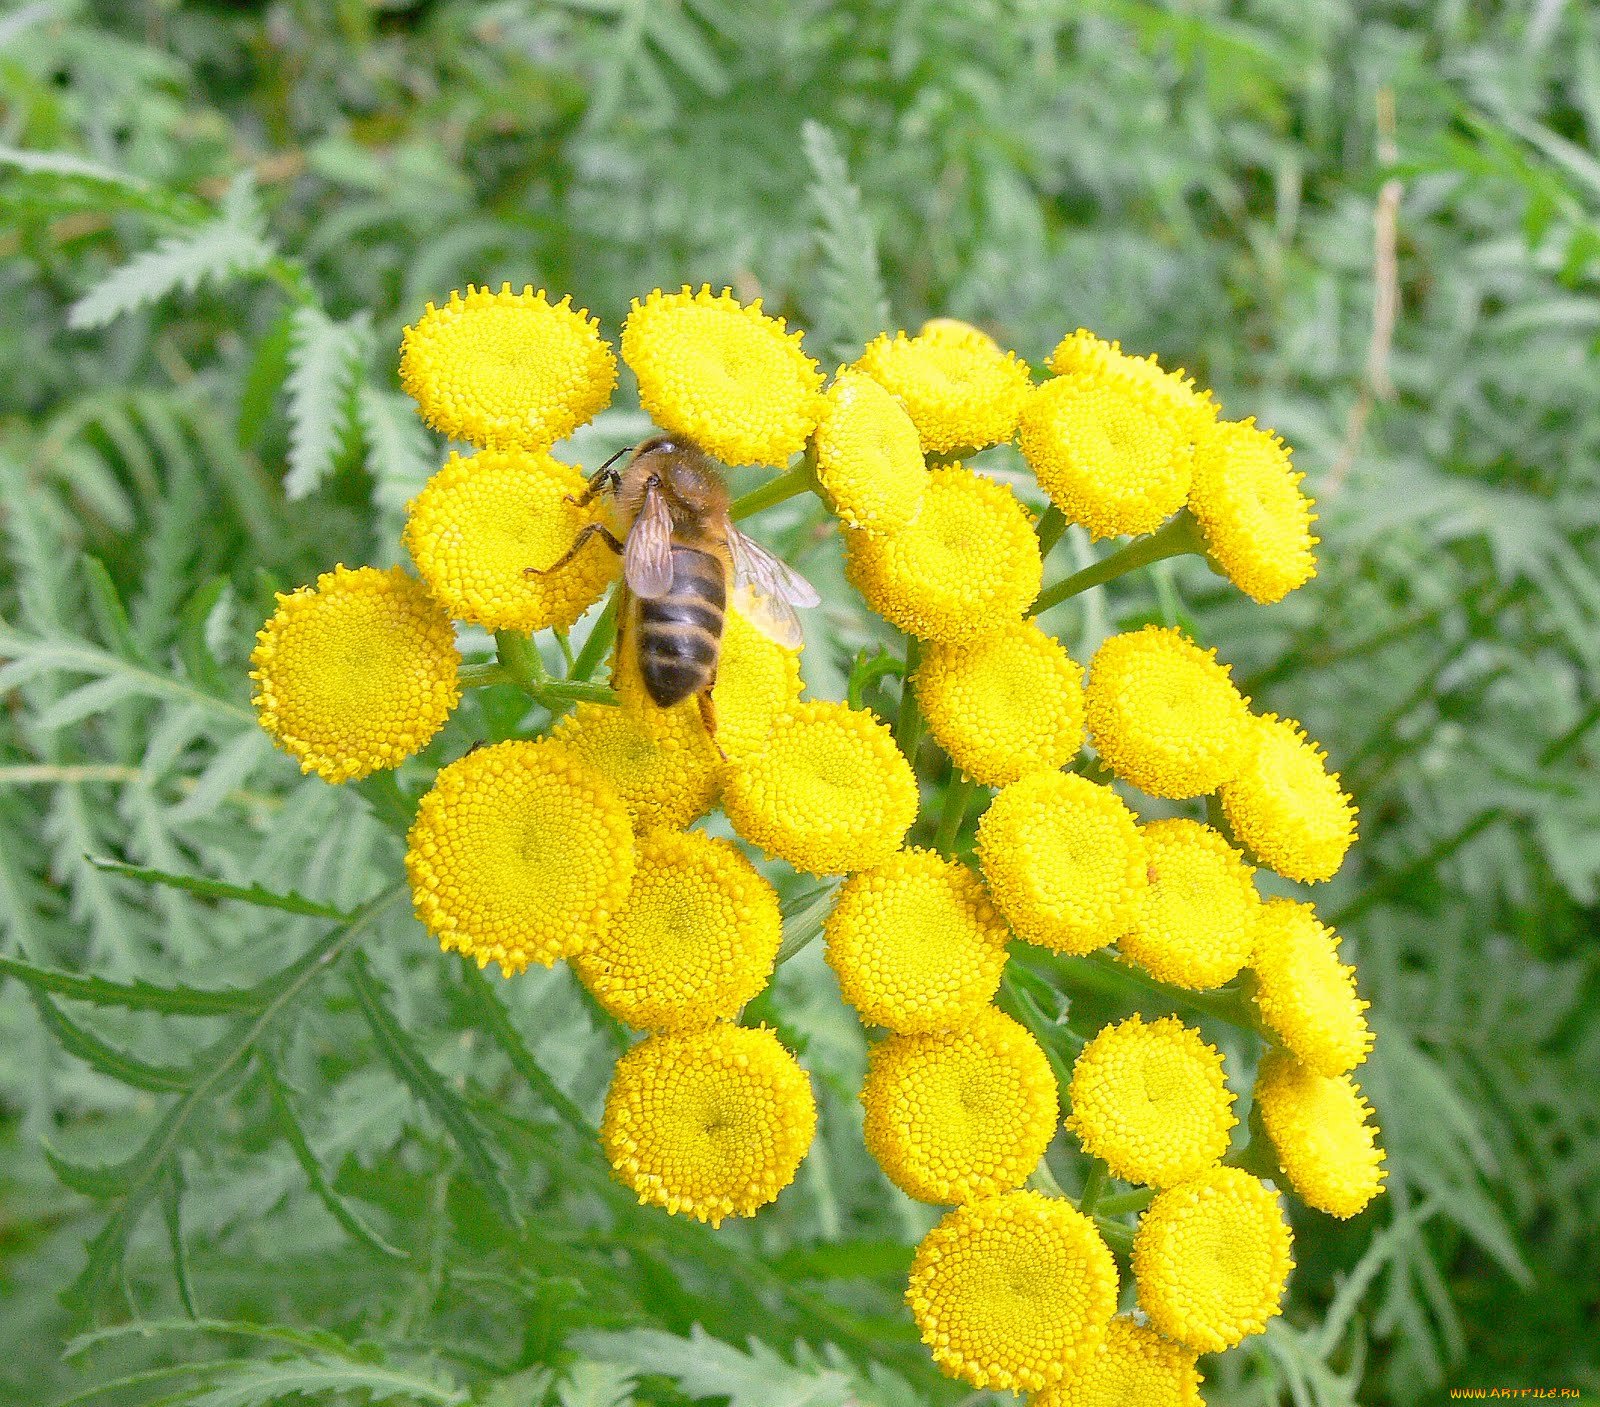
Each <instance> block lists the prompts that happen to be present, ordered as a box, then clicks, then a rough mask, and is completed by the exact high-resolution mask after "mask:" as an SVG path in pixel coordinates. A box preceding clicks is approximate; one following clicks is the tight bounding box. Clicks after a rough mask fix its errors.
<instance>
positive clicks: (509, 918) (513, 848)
mask: <svg viewBox="0 0 1600 1407" xmlns="http://www.w3.org/2000/svg"><path fill="white" fill-rule="evenodd" d="M633 864H634V858H633V830H632V827H631V826H630V825H629V824H628V813H627V810H626V809H625V808H624V807H623V804H622V801H621V799H620V798H619V797H618V796H617V794H616V792H615V791H613V790H612V788H611V786H610V784H609V783H607V782H606V780H605V779H604V778H603V777H602V776H601V775H600V774H599V773H598V772H596V771H595V770H594V769H593V768H592V767H590V766H589V765H588V764H587V763H585V762H584V761H582V759H580V758H579V757H578V756H577V755H576V754H574V753H573V752H571V751H570V750H569V749H567V748H565V747H563V746H562V745H561V744H560V743H554V742H550V741H548V740H547V741H542V742H520V741H519V742H506V743H496V744H494V746H492V747H484V748H479V749H477V751H475V752H469V753H468V754H467V755H466V756H465V757H462V758H458V759H457V760H456V761H454V762H452V763H451V764H450V765H449V766H448V767H445V768H442V769H441V770H440V772H439V775H438V776H437V777H436V778H435V779H434V783H433V788H432V790H431V791H429V792H428V793H427V795H426V796H424V797H423V798H422V800H421V802H420V803H419V804H418V806H417V817H416V820H415V821H413V822H412V825H411V834H410V835H409V836H408V837H407V841H406V873H407V875H408V876H409V877H410V880H411V898H412V902H413V904H414V905H415V907H416V911H417V918H418V919H419V920H421V922H422V924H423V926H424V927H425V928H427V930H428V931H429V932H430V933H432V934H433V935H434V936H435V937H437V938H438V940H439V943H440V945H441V946H442V947H443V948H444V949H445V950H446V951H447V952H449V951H455V952H461V953H466V954H467V955H468V956H469V957H472V958H475V959H476V960H477V963H478V966H479V967H483V966H486V965H487V964H488V963H490V962H497V963H499V964H500V970H501V971H502V972H504V973H505V974H507V975H508V976H509V975H510V974H512V973H515V972H521V971H522V969H523V968H525V967H526V966H527V965H528V964H529V963H530V962H537V963H542V964H543V965H544V966H546V967H549V966H550V965H551V964H552V963H554V962H555V961H556V960H557V959H558V958H566V957H572V956H573V955H574V954H577V953H581V952H583V951H584V950H585V949H586V948H588V947H590V946H591V945H592V944H593V943H594V942H595V941H596V940H597V939H599V937H600V936H601V935H602V934H603V933H604V932H605V931H606V928H607V926H608V925H609V924H610V923H611V919H612V916H613V915H614V914H615V913H616V911H617V910H618V909H619V908H620V907H621V906H622V903H623V901H624V900H625V899H626V898H627V897H628V886H629V884H630V883H631V882H632V880H633Z"/></svg>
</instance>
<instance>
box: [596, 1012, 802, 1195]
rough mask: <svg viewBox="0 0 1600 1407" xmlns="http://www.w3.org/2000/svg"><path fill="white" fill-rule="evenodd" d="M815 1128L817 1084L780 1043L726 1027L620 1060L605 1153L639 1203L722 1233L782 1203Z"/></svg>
mask: <svg viewBox="0 0 1600 1407" xmlns="http://www.w3.org/2000/svg"><path fill="white" fill-rule="evenodd" d="M816 1130H817V1105H816V1100H815V1099H814V1097H813V1096H812V1093H811V1081H810V1079H809V1078H808V1077H807V1075H806V1072H805V1071H804V1070H802V1069H801V1068H800V1064H799V1062H798V1061H797V1060H796V1059H795V1058H794V1056H792V1055H791V1054H790V1053H789V1052H788V1051H786V1050H785V1049H784V1048H783V1046H782V1045H780V1044H779V1042H778V1038H777V1036H776V1035H774V1034H773V1033H772V1032H771V1031H769V1030H768V1029H767V1028H766V1027H764V1026H763V1027H760V1028H758V1029H755V1030H750V1029H747V1028H745V1027H741V1026H725V1025H723V1026H712V1027H710V1028H708V1029H707V1030H703V1031H691V1032H686V1033H684V1034H681V1035H658V1036H651V1037H649V1038H648V1039H646V1040H643V1041H640V1042H639V1044H638V1045H636V1046H634V1047H633V1049H632V1050H630V1051H628V1053H627V1054H626V1055H624V1056H623V1057H622V1058H621V1059H620V1060H618V1061H617V1070H616V1074H615V1075H614V1076H613V1078H612V1081H611V1089H610V1091H609V1092H608V1093H607V1095H606V1109H605V1117H604V1119H603V1120H602V1121H601V1124H600V1146H601V1147H602V1148H603V1149H604V1150H605V1154H606V1157H607V1158H609V1159H610V1161H611V1166H612V1168H613V1169H615V1171H616V1174H617V1176H618V1178H619V1179H621V1181H622V1182H624V1183H625V1184H626V1185H627V1186H628V1187H630V1188H632V1189H633V1191H634V1192H635V1193H636V1194H638V1198H639V1201H640V1203H641V1204H644V1203H653V1204H654V1205H656V1206H658V1207H665V1208H666V1209H667V1210H668V1211H669V1212H681V1213H683V1214H684V1215H686V1216H692V1217H694V1218H696V1219H697V1220H699V1221H709V1222H710V1223H711V1224H712V1225H713V1226H719V1225H721V1223H722V1219H723V1218H724V1217H729V1216H754V1215H755V1213H756V1212H757V1211H758V1210H759V1209H760V1208H762V1207H764V1206H766V1205H767V1203H769V1202H771V1201H773V1200H775V1199H776V1197H777V1195H778V1194H779V1193H780V1192H782V1191H783V1189H784V1188H785V1187H787V1186H788V1185H789V1184H790V1183H791V1182H793V1181H794V1175H795V1172H796V1170H797V1169H798V1168H799V1166H800V1160H801V1159H802V1158H804V1157H805V1155H806V1150H807V1149H808V1148H810V1147H811V1139H812V1136H813V1135H814V1134H815V1133H816Z"/></svg>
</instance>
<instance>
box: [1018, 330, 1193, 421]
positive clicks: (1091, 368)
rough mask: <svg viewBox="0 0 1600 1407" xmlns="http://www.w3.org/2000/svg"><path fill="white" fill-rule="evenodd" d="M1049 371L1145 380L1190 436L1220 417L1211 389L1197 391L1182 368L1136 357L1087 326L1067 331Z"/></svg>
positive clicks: (1082, 375) (1086, 376)
mask: <svg viewBox="0 0 1600 1407" xmlns="http://www.w3.org/2000/svg"><path fill="white" fill-rule="evenodd" d="M1048 364H1049V367H1050V370H1051V371H1053V372H1055V374H1056V375H1057V376H1078V377H1083V378H1086V379H1097V378H1105V377H1111V378H1116V379H1119V380H1134V381H1140V382H1143V383H1144V384H1145V385H1146V386H1148V387H1149V388H1150V389H1151V390H1153V391H1155V392H1157V393H1159V394H1160V395H1161V397H1162V398H1163V399H1164V400H1165V401H1166V403H1167V404H1168V405H1169V406H1170V407H1171V409H1172V410H1173V412H1174V413H1175V414H1177V415H1178V416H1179V417H1180V418H1181V419H1182V420H1183V422H1184V425H1185V428H1186V429H1187V431H1188V434H1189V438H1190V439H1191V440H1194V439H1196V438H1198V437H1199V436H1200V435H1201V434H1202V433H1203V432H1204V430H1205V427H1206V426H1208V425H1209V424H1210V423H1211V422H1212V421H1214V420H1215V419H1216V418H1217V406H1216V402H1215V401H1213V400H1212V399H1211V394H1210V392H1208V391H1198V390H1196V389H1195V384H1194V382H1193V380H1191V379H1190V378H1189V377H1188V376H1186V375H1185V374H1184V372H1183V369H1182V368H1181V367H1180V368H1179V369H1178V370H1177V371H1168V370H1166V368H1165V367H1163V366H1162V365H1161V363H1160V362H1158V361H1157V360H1156V359H1155V358H1154V357H1153V356H1144V357H1136V356H1133V355H1132V354H1131V353H1128V352H1124V351H1123V350H1122V347H1121V344H1119V343H1117V342H1106V341H1103V340H1102V339H1101V338H1099V337H1096V336H1095V335H1094V333H1092V332H1089V331H1088V330H1086V329H1085V328H1081V327H1080V328H1079V329H1078V330H1077V331H1076V332H1072V333H1068V334H1067V336H1065V337H1063V338H1062V339H1061V341H1060V342H1058V343H1057V344H1056V349H1055V351H1053V352H1051V354H1050V361H1049V363H1048Z"/></svg>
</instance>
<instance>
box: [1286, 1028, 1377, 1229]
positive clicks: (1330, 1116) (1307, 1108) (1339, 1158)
mask: <svg viewBox="0 0 1600 1407" xmlns="http://www.w3.org/2000/svg"><path fill="white" fill-rule="evenodd" d="M1256 1108H1257V1109H1259V1110H1260V1111H1261V1122H1262V1125H1263V1126H1264V1127H1265V1128H1266V1130H1267V1136H1268V1137H1269V1138H1270V1139H1271V1140H1272V1146H1273V1147H1274V1148H1275V1149H1276V1150H1277V1153H1278V1164H1279V1166H1280V1167H1282V1169H1283V1170H1284V1172H1285V1174H1287V1176H1288V1178H1289V1183H1290V1185H1291V1186H1292V1187H1293V1188H1294V1190H1295V1191H1296V1192H1297V1193H1298V1194H1299V1195H1300V1199H1301V1200H1302V1201H1303V1202H1305V1204H1306V1205H1307V1206H1310V1207H1315V1208H1316V1209H1317V1210H1318V1211H1321V1212H1327V1213H1328V1214H1329V1215H1330V1216H1336V1217H1340V1218H1349V1217H1353V1216H1354V1215H1355V1214H1356V1213H1357V1212H1359V1211H1361V1210H1362V1209H1363V1208H1364V1207H1365V1206H1366V1205H1367V1203H1368V1202H1370V1201H1371V1200H1372V1199H1373V1198H1374V1197H1376V1196H1377V1195H1378V1193H1379V1192H1380V1191H1382V1190H1383V1176H1384V1174H1383V1150H1382V1149H1381V1148H1379V1147H1378V1130H1377V1127H1376V1126H1375V1125H1374V1124H1372V1123H1371V1122H1370V1120H1371V1118H1372V1106H1371V1105H1370V1104H1368V1103H1367V1101H1366V1100H1365V1099H1363V1098H1362V1097H1361V1086H1360V1085H1358V1084H1356V1082H1355V1081H1354V1080H1352V1079H1351V1078H1350V1077H1349V1076H1348V1075H1319V1074H1317V1073H1316V1072H1315V1071H1314V1070H1308V1069H1307V1068H1306V1067H1305V1066H1304V1065H1301V1064H1300V1063H1299V1062H1298V1061H1297V1060H1295V1059H1294V1058H1293V1057H1292V1056H1290V1055H1286V1054H1285V1053H1284V1052H1282V1051H1274V1052H1273V1053H1272V1054H1271V1055H1269V1056H1268V1057H1267V1058H1266V1059H1265V1060H1264V1061H1263V1062H1262V1064H1261V1073H1260V1075H1259V1076H1258V1077H1257V1079H1256Z"/></svg>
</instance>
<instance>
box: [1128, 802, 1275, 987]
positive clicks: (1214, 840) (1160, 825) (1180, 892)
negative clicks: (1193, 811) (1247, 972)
mask: <svg viewBox="0 0 1600 1407" xmlns="http://www.w3.org/2000/svg"><path fill="white" fill-rule="evenodd" d="M1142 833H1143V835H1144V845H1145V861H1146V877H1147V878H1148V879H1149V881H1150V885H1149V888H1147V889H1146V890H1145V891H1144V895H1143V897H1142V898H1141V900H1140V903H1139V912H1138V916H1137V917H1136V918H1135V919H1134V922H1133V927H1132V928H1130V929H1129V930H1128V931H1127V932H1126V933H1125V934H1123V935H1122V937H1121V938H1120V939H1119V940H1118V941H1117V947H1118V949H1119V950H1120V951H1121V952H1122V954H1123V956H1124V957H1128V958H1131V959H1132V960H1133V961H1134V962H1136V963H1138V964H1139V966H1140V967H1142V968H1144V970H1145V971H1146V972H1148V973H1149V974H1150V975H1151V976H1152V977H1154V978H1156V979H1157V980H1159V981H1162V982H1170V983H1171V984H1172V985H1173V986H1174V987H1184V988H1187V989H1188V990H1189V991H1204V990H1205V989H1206V988H1208V987H1220V986H1221V985H1222V984H1223V983H1224V982H1227V981H1228V980H1230V979H1231V978H1233V977H1236V976H1237V975H1238V973H1239V970H1240V968H1242V967H1243V966H1244V965H1245V964H1246V963H1247V962H1249V961H1250V951H1251V948H1252V947H1253V946H1254V943H1255V925H1256V918H1257V915H1258V913H1259V911H1260V908H1261V901H1260V899H1259V897H1258V896H1257V894H1256V887H1255V883H1254V881H1253V880H1252V879H1251V877H1250V876H1251V869H1250V866H1249V865H1247V864H1245V862H1244V857H1243V856H1242V855H1240V854H1239V852H1238V851H1237V850H1235V849H1234V848H1233V847H1232V846H1231V845H1229V844H1228V842H1227V841H1226V840H1224V839H1223V838H1222V837H1221V836H1220V835H1218V834H1217V832H1216V831H1214V830H1212V829H1211V827H1210V826H1204V825H1201V824H1200V822H1199V821H1191V820H1187V819H1184V818H1181V817H1175V818H1173V819H1171V820H1163V821H1151V822H1150V824H1149V825H1147V826H1145V827H1144V830H1143V832H1142Z"/></svg>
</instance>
